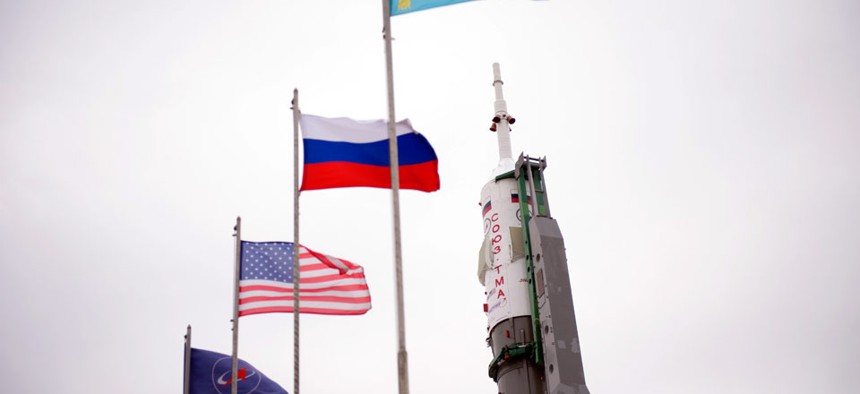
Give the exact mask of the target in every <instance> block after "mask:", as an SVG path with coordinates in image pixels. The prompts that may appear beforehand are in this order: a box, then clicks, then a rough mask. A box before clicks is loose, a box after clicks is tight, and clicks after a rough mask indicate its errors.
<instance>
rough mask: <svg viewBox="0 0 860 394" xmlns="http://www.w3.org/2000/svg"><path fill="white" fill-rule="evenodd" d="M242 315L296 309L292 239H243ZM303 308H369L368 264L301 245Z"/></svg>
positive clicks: (338, 311)
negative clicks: (364, 266)
mask: <svg viewBox="0 0 860 394" xmlns="http://www.w3.org/2000/svg"><path fill="white" fill-rule="evenodd" d="M240 268H241V271H240V272H241V274H240V276H239V316H245V315H253V314H257V313H270V312H289V313H291V312H293V243H292V242H248V241H242V261H241V267H240ZM299 270H300V273H301V275H300V280H299V312H301V313H317V314H323V315H361V314H364V313H365V312H367V311H368V310H370V291H369V290H368V288H367V282H366V281H365V279H364V268H362V267H361V266H359V265H355V264H353V263H350V262H349V261H346V260H342V259H339V258H337V257H332V256H327V255H324V254H321V253H317V252H314V251H312V250H310V249H308V248H306V247H304V246H299Z"/></svg>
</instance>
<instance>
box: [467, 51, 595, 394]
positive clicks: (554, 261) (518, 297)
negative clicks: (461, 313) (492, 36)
mask: <svg viewBox="0 0 860 394" xmlns="http://www.w3.org/2000/svg"><path fill="white" fill-rule="evenodd" d="M493 74H494V81H493V86H494V88H495V93H496V101H495V105H494V107H495V115H494V116H493V123H492V125H491V126H490V130H492V131H495V132H496V133H497V137H498V141H499V165H498V167H496V169H495V170H494V171H493V179H492V180H490V181H489V182H487V184H486V185H484V187H483V189H482V190H481V200H480V203H481V211H482V216H483V225H484V242H483V244H482V245H481V250H480V253H479V258H478V260H479V262H478V279H479V280H480V281H481V283H482V284H484V286H485V289H486V293H485V294H486V295H487V303H486V304H485V306H484V311H485V312H486V314H487V328H488V331H489V337H488V338H487V343H488V345H489V346H490V347H491V348H492V351H493V360H492V362H491V363H490V366H489V375H490V377H491V378H493V380H494V381H496V382H497V384H498V386H499V393H500V394H589V391H588V388H587V387H586V385H585V376H584V372H583V367H582V355H581V353H580V348H579V335H578V332H577V329H576V317H575V315H574V310H573V301H572V296H571V291H570V278H569V276H568V269H567V259H566V257H565V248H564V240H563V239H562V236H561V232H560V230H559V228H558V224H557V222H556V221H555V220H554V219H552V217H551V216H550V215H549V201H548V196H547V193H546V183H545V182H544V176H543V171H544V168H546V160H545V159H535V158H530V157H528V156H524V155H520V157H519V159H518V160H517V161H516V162H514V160H513V157H512V155H511V143H510V124H513V123H514V122H515V121H516V120H515V119H514V118H513V117H512V116H510V115H509V114H508V112H507V104H506V102H505V99H504V97H503V95H502V80H501V73H500V71H499V65H498V63H494V64H493Z"/></svg>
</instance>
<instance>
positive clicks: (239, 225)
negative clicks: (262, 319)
mask: <svg viewBox="0 0 860 394" xmlns="http://www.w3.org/2000/svg"><path fill="white" fill-rule="evenodd" d="M233 230H234V231H236V232H235V233H234V234H233V236H234V237H236V270H235V271H234V273H235V276H234V283H233V374H232V375H231V377H230V379H231V380H230V382H231V386H230V393H231V394H236V391H237V389H238V386H237V385H238V383H239V382H238V379H237V376H236V375H237V370H238V367H239V274H240V273H241V272H240V271H239V270H240V259H241V258H242V218H241V217H239V216H237V217H236V227H233Z"/></svg>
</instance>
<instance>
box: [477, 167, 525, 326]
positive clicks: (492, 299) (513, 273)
mask: <svg viewBox="0 0 860 394" xmlns="http://www.w3.org/2000/svg"><path fill="white" fill-rule="evenodd" d="M481 201H482V213H483V221H484V243H483V245H484V247H483V248H481V254H482V256H481V261H482V262H483V270H482V271H483V278H480V279H482V281H483V283H484V286H485V287H486V293H487V326H488V327H489V328H490V329H492V328H493V327H495V326H496V325H497V324H498V323H499V322H500V321H502V320H505V319H509V318H512V317H515V316H531V310H530V307H529V283H528V282H529V281H528V277H527V274H526V260H525V255H524V254H523V247H522V245H523V238H522V236H523V235H522V224H521V222H520V218H521V217H522V216H521V215H520V204H519V195H518V193H517V182H516V181H515V180H514V179H512V178H505V179H501V180H498V181H495V180H493V181H490V182H488V183H487V184H486V185H484V188H483V189H482V190H481Z"/></svg>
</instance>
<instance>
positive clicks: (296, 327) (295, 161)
mask: <svg viewBox="0 0 860 394" xmlns="http://www.w3.org/2000/svg"><path fill="white" fill-rule="evenodd" d="M292 109H293V394H299V276H300V275H301V274H300V272H299V193H300V191H299V116H300V114H299V90H298V89H293V108H292Z"/></svg>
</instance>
